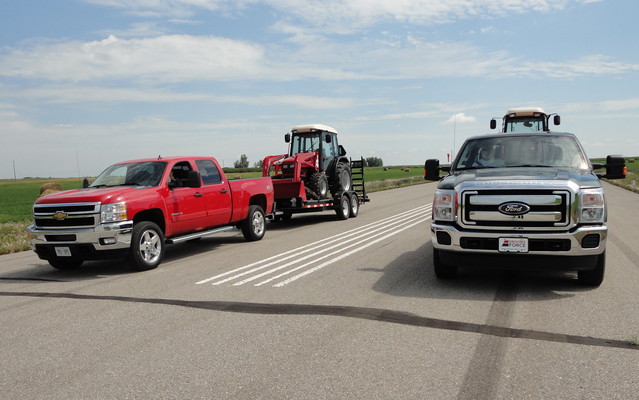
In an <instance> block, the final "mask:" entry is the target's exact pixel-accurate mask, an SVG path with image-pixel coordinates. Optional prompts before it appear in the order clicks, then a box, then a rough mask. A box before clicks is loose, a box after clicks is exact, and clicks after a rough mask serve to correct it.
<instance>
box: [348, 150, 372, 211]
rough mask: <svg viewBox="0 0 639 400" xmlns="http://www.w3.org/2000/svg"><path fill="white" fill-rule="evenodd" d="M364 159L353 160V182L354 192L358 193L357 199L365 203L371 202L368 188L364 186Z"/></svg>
mask: <svg viewBox="0 0 639 400" xmlns="http://www.w3.org/2000/svg"><path fill="white" fill-rule="evenodd" d="M364 164H365V162H364V157H362V158H360V159H359V160H353V159H352V158H351V181H352V185H353V191H355V193H357V197H359V200H360V201H361V202H363V203H365V202H367V201H370V200H369V199H368V196H367V195H366V186H364Z"/></svg>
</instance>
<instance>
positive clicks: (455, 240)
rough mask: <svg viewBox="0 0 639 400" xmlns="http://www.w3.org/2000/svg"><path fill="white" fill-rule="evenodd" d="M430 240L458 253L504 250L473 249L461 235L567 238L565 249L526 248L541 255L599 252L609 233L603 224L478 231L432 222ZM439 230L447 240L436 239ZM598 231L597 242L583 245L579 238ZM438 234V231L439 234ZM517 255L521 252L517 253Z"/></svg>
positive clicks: (476, 236)
mask: <svg viewBox="0 0 639 400" xmlns="http://www.w3.org/2000/svg"><path fill="white" fill-rule="evenodd" d="M430 231H431V240H432V243H433V247H434V248H436V249H439V250H444V251H449V252H459V253H467V254H470V253H483V254H505V253H501V252H500V251H499V250H498V249H494V250H487V249H475V248H463V247H462V246H461V238H462V237H465V238H473V239H494V240H498V239H499V238H528V239H540V240H563V239H567V240H570V250H567V251H529V252H527V253H525V254H530V255H544V256H592V255H598V254H601V253H603V252H604V250H605V249H606V239H607V236H608V228H607V227H606V226H605V225H603V226H588V227H579V228H576V229H575V230H574V231H570V232H558V233H547V232H545V233H537V232H530V231H528V232H514V231H508V232H505V231H501V232H492V231H491V232H485V231H484V232H478V231H460V230H458V229H457V228H456V227H455V226H452V225H440V224H437V223H435V222H433V223H432V224H431V226H430ZM438 232H441V233H447V234H448V235H449V236H450V244H442V243H439V241H438V239H437V236H438V235H437V234H438ZM591 234H598V235H599V245H598V246H597V247H592V248H583V247H582V239H583V238H584V236H586V235H591ZM440 235H441V234H440ZM518 255H523V254H522V253H518Z"/></svg>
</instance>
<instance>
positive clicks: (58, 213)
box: [53, 211, 67, 221]
mask: <svg viewBox="0 0 639 400" xmlns="http://www.w3.org/2000/svg"><path fill="white" fill-rule="evenodd" d="M66 217H67V213H65V212H64V211H56V212H55V214H53V218H55V219H57V220H58V221H62V220H63V219H65V218H66Z"/></svg>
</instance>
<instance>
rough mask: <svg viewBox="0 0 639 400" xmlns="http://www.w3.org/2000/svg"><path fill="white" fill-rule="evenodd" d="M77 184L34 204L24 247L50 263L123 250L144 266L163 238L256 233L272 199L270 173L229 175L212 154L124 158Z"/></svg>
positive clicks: (160, 250)
mask: <svg viewBox="0 0 639 400" xmlns="http://www.w3.org/2000/svg"><path fill="white" fill-rule="evenodd" d="M83 186H86V187H84V188H82V189H75V190H68V191H64V192H58V193H54V194H51V195H48V196H44V197H41V198H39V199H38V200H37V201H36V202H35V204H34V205H33V219H34V224H33V225H31V226H29V227H28V228H27V231H28V235H29V241H30V246H31V248H32V249H33V250H34V251H35V252H36V253H37V255H38V256H39V257H40V258H41V259H43V260H47V261H48V262H49V264H51V266H53V267H54V268H58V269H72V268H77V267H79V266H80V265H81V264H82V263H83V262H84V261H85V260H95V259H108V258H117V257H126V258H128V260H129V262H130V264H131V266H132V267H133V268H134V269H136V270H148V269H152V268H155V267H157V266H158V265H159V264H160V262H161V261H162V258H163V256H164V252H165V247H166V245H167V244H171V243H179V242H183V241H187V240H195V239H198V238H201V237H203V236H206V235H211V234H214V233H218V232H223V231H228V230H231V229H234V228H240V229H241V230H242V233H243V234H244V237H245V238H246V239H247V240H249V241H254V240H260V239H262V237H263V236H264V232H265V227H266V224H265V221H266V220H265V214H270V213H271V212H272V211H273V204H274V196H273V184H272V182H271V178H256V179H240V180H232V181H229V180H228V179H227V178H226V176H225V175H224V171H223V170H222V169H221V168H220V165H219V164H218V162H217V160H215V159H214V158H212V157H167V158H162V157H158V158H153V159H144V160H135V161H125V162H121V163H117V164H115V165H112V166H110V167H109V168H107V169H106V170H105V171H104V172H102V174H100V175H99V176H98V177H97V178H96V179H95V180H94V181H93V183H92V184H90V185H88V184H87V185H83Z"/></svg>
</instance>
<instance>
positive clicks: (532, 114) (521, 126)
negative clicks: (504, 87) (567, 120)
mask: <svg viewBox="0 0 639 400" xmlns="http://www.w3.org/2000/svg"><path fill="white" fill-rule="evenodd" d="M551 116H554V118H553V123H554V124H555V125H559V124H560V123H561V118H560V117H559V115H558V114H546V113H545V112H544V110H543V109H542V108H540V107H522V108H511V109H510V110H508V111H506V115H504V116H503V125H502V132H504V133H506V132H548V131H549V130H550V127H549V125H550V124H549V120H550V117H551ZM496 127H497V121H496V120H495V118H493V119H491V120H490V129H495V128H496Z"/></svg>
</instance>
